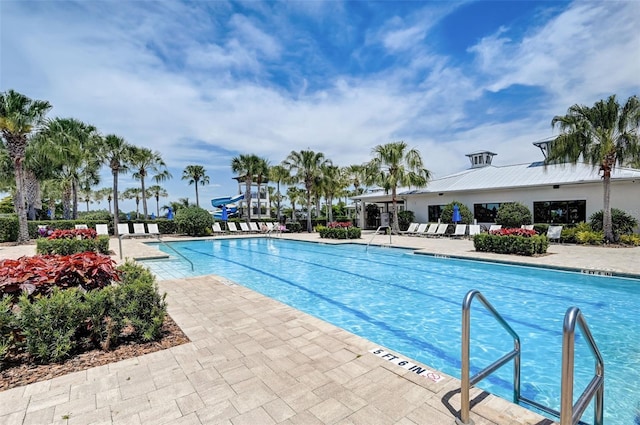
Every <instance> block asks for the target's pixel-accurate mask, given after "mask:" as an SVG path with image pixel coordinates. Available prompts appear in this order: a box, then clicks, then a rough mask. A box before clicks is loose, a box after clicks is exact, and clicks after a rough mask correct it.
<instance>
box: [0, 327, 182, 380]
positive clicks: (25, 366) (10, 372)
mask: <svg viewBox="0 0 640 425" xmlns="http://www.w3.org/2000/svg"><path fill="white" fill-rule="evenodd" d="M187 342H189V338H187V336H186V335H185V334H184V333H183V332H182V330H181V329H180V328H179V327H178V325H176V323H175V322H174V321H173V319H172V318H171V317H169V315H167V316H166V317H165V321H164V324H163V325H162V338H161V339H160V340H158V341H153V342H147V343H126V344H122V345H119V346H118V347H116V348H115V349H113V350H110V351H103V350H98V349H96V350H91V351H86V352H83V353H81V354H78V355H75V356H73V357H71V358H69V359H68V360H67V361H65V362H64V363H53V364H46V365H38V364H33V363H29V361H28V360H29V359H28V358H27V356H26V355H20V356H17V357H15V358H12V359H11V360H10V361H7V363H6V364H5V365H4V367H3V370H1V371H0V391H4V390H8V389H10V388H15V387H20V386H22V385H27V384H32V383H34V382H39V381H44V380H47V379H51V378H55V377H58V376H62V375H66V374H68V373H71V372H78V371H81V370H85V369H89V368H91V367H95V366H102V365H105V364H109V363H114V362H118V361H120V360H125V359H129V358H131V357H137V356H141V355H143V354H148V353H153V352H155V351H160V350H164V349H167V348H171V347H175V346H177V345H181V344H185V343H187Z"/></svg>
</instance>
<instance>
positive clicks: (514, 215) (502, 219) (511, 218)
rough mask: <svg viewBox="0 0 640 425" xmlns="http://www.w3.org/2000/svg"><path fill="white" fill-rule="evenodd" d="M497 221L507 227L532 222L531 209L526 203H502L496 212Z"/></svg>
mask: <svg viewBox="0 0 640 425" xmlns="http://www.w3.org/2000/svg"><path fill="white" fill-rule="evenodd" d="M496 223H497V224H501V225H502V227H506V228H516V227H520V226H522V225H523V224H531V223H532V220H531V211H530V210H529V208H528V207H527V206H526V205H523V204H521V203H519V202H507V203H504V204H501V205H500V208H498V211H497V213H496Z"/></svg>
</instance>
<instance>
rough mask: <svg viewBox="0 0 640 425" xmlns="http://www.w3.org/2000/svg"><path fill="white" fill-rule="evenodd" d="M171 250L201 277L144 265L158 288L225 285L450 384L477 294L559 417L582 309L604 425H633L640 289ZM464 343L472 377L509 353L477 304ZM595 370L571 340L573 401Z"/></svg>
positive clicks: (433, 266)
mask: <svg viewBox="0 0 640 425" xmlns="http://www.w3.org/2000/svg"><path fill="white" fill-rule="evenodd" d="M172 247H173V248H175V249H177V250H178V251H180V252H181V253H183V254H184V255H186V256H187V257H188V258H189V259H190V260H191V261H193V262H194V265H195V268H196V270H195V272H191V270H190V266H189V265H188V264H187V263H186V262H184V261H183V260H170V261H148V262H145V264H147V265H148V266H149V267H150V268H151V269H152V271H154V272H155V273H156V274H158V275H159V276H160V277H161V278H180V277H185V276H196V275H203V274H217V275H220V276H223V277H226V278H228V279H231V280H233V281H235V282H237V283H239V284H241V285H243V286H246V287H248V288H251V289H253V290H255V291H258V292H260V293H262V294H264V295H266V296H269V297H271V298H274V299H277V300H279V301H281V302H283V303H286V304H288V305H291V306H292V307H295V308H297V309H299V310H302V311H304V312H307V313H309V314H311V315H314V316H316V317H319V318H321V319H323V320H325V321H327V322H330V323H333V324H335V325H337V326H339V327H341V328H343V329H346V330H349V331H351V332H353V333H355V334H357V335H360V336H362V337H364V338H366V339H368V340H370V341H372V342H373V343H376V344H381V345H384V346H386V347H388V348H389V349H391V350H394V351H396V352H397V353H400V354H402V355H404V356H407V357H410V358H413V359H415V360H418V361H420V362H422V363H424V364H426V365H428V366H430V367H433V368H435V369H437V370H441V371H443V372H445V373H448V374H450V375H453V376H456V377H459V376H460V326H461V303H462V299H463V297H464V295H465V294H466V293H467V292H468V291H469V290H470V289H478V290H480V291H481V292H482V293H483V294H484V295H485V296H486V297H487V298H488V299H489V301H490V302H491V303H492V304H493V305H494V306H495V307H496V308H497V309H498V311H499V312H500V313H501V314H502V315H503V316H504V317H505V318H506V320H507V321H508V322H509V323H510V324H511V326H512V327H513V328H514V329H515V330H516V332H518V333H519V335H520V338H521V341H522V393H523V395H524V396H526V397H527V398H532V399H534V400H536V401H538V402H540V403H543V404H546V405H548V406H550V407H552V408H554V409H556V410H557V409H559V400H560V363H561V346H562V321H563V318H564V314H565V312H566V310H567V308H568V307H570V306H574V305H575V306H578V307H579V308H580V309H581V311H582V313H583V314H584V315H585V317H586V319H587V321H588V323H589V327H590V329H591V331H592V333H593V334H594V337H595V339H596V342H597V343H598V346H599V348H600V350H601V351H602V354H603V357H604V360H605V421H606V423H607V424H632V423H633V421H634V415H635V411H636V407H637V404H638V403H639V402H640V390H639V389H638V387H639V385H638V382H640V340H639V339H638V335H640V315H639V314H638V310H639V308H638V307H639V305H640V281H638V280H634V279H625V278H611V277H602V276H591V275H585V274H580V273H571V272H560V271H553V270H547V269H542V268H531V267H517V266H506V265H500V264H494V263H487V262H479V261H468V260H456V259H444V258H434V257H430V256H424V255H413V254H412V251H408V250H402V249H390V248H378V247H369V250H368V251H366V250H365V247H364V246H362V245H351V244H349V245H337V246H336V245H325V244H315V243H308V242H295V241H286V240H281V239H268V238H252V239H224V240H202V241H194V242H176V243H172ZM158 248H159V249H161V250H166V252H168V253H169V254H172V253H171V251H170V250H167V249H166V248H165V247H163V246H162V245H159V246H158ZM471 335H472V344H471V355H472V360H471V364H472V366H473V367H475V370H476V371H477V370H478V369H479V368H481V367H483V366H486V365H487V364H489V363H490V362H492V361H494V360H496V359H497V358H498V357H500V356H502V355H503V354H504V353H506V352H507V351H509V350H510V349H511V348H512V342H511V341H510V338H509V337H508V335H506V333H505V332H504V331H503V330H502V329H501V328H500V327H499V325H498V324H497V323H496V322H495V321H494V320H493V319H491V318H490V317H489V316H488V314H486V313H485V312H484V310H483V309H482V307H481V306H480V304H474V309H473V312H472V334H471ZM374 346H375V345H374V344H372V348H373V347H374ZM593 369H594V363H593V358H592V356H591V354H590V353H589V350H588V348H587V346H586V344H585V343H584V340H583V338H581V337H580V336H579V333H578V334H577V337H576V359H575V370H576V382H575V393H576V394H579V393H580V392H581V391H582V390H583V389H584V388H585V387H586V385H587V383H588V382H589V380H590V379H591V377H592V375H593ZM472 372H473V368H472ZM511 375H512V366H511V364H509V365H507V366H505V367H504V368H502V369H501V370H499V371H498V372H497V373H496V374H495V375H493V376H492V377H491V378H489V379H488V380H485V381H483V383H481V384H480V385H479V386H480V387H482V388H484V389H486V390H488V391H490V392H492V393H494V394H497V395H500V396H502V397H504V398H506V399H510V397H511V391H512V376H511ZM592 418H593V413H592V410H588V411H587V413H585V416H583V419H585V420H586V421H588V422H591V420H592Z"/></svg>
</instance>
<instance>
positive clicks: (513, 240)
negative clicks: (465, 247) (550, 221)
mask: <svg viewBox="0 0 640 425" xmlns="http://www.w3.org/2000/svg"><path fill="white" fill-rule="evenodd" d="M473 246H474V247H475V249H476V251H480V252H495V253H498V254H515V255H527V256H532V255H538V254H544V253H546V252H547V248H548V247H549V239H548V238H547V237H546V236H545V235H537V236H531V237H526V236H500V235H491V234H488V233H481V234H478V235H475V236H474V237H473Z"/></svg>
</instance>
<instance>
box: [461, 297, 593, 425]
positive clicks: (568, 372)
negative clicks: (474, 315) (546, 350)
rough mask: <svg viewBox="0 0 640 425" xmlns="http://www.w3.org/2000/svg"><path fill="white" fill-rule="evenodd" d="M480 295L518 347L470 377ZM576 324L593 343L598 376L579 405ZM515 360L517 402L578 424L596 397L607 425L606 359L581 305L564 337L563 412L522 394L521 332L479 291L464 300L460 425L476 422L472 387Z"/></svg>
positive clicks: (567, 320) (572, 311)
mask: <svg viewBox="0 0 640 425" xmlns="http://www.w3.org/2000/svg"><path fill="white" fill-rule="evenodd" d="M475 297H477V298H478V299H479V300H480V302H481V303H482V304H483V305H484V306H485V307H486V308H487V310H489V312H490V313H491V314H492V315H493V317H494V318H495V319H496V320H497V321H498V323H500V325H501V326H502V327H503V328H504V329H506V330H507V332H509V334H510V335H511V336H512V337H513V344H514V349H513V351H511V352H509V353H507V354H505V355H504V356H502V357H501V358H500V359H498V360H496V361H495V362H493V363H492V364H490V365H489V366H487V367H486V368H484V369H482V370H481V371H480V372H478V373H477V374H475V375H474V376H472V377H469V370H470V350H469V344H470V339H471V330H470V327H471V326H470V324H471V302H472V301H473V299H474V298H475ZM576 324H577V325H578V327H579V328H580V330H581V331H582V334H583V336H584V338H585V340H586V341H587V343H588V345H589V349H590V350H591V353H592V354H593V356H594V358H595V361H596V362H595V375H594V377H593V378H592V379H591V382H589V385H587V387H586V388H585V390H584V392H583V393H582V394H581V395H580V397H579V398H578V400H577V401H576V403H575V404H573V367H574V348H575V327H576ZM511 359H514V363H513V401H514V403H519V402H523V403H526V404H529V405H531V406H534V407H536V408H538V409H540V410H542V411H544V412H546V413H547V414H550V415H553V416H556V417H558V418H560V425H576V424H578V423H580V418H581V417H582V415H583V414H584V411H585V410H586V408H587V407H588V406H589V403H590V402H591V400H592V399H593V398H594V396H595V399H596V400H595V406H594V412H593V415H594V422H593V423H594V425H602V424H603V413H604V361H603V359H602V355H601V354H600V351H599V350H598V346H597V345H596V343H595V340H594V338H593V335H592V334H591V332H590V331H589V327H588V326H587V322H586V320H585V318H584V316H583V315H582V313H581V312H580V309H579V308H577V307H570V308H569V309H568V310H567V312H566V314H565V317H564V326H563V338H562V376H561V384H560V393H561V398H560V411H559V412H558V411H556V410H553V409H551V408H550V407H548V406H544V405H542V404H540V403H538V402H537V401H535V400H530V399H527V398H525V397H522V396H521V394H520V338H519V337H518V334H517V333H516V332H515V331H514V330H513V329H512V328H511V326H509V324H508V323H507V322H506V321H505V320H504V319H503V318H502V316H500V314H499V313H498V312H497V311H496V309H495V308H493V306H492V305H491V304H490V303H489V302H488V301H487V299H486V298H485V297H484V296H483V295H482V294H481V293H480V292H479V291H477V290H472V291H469V292H468V293H467V295H466V296H465V297H464V300H463V301H462V371H461V377H460V380H461V388H460V418H456V423H457V424H459V425H470V424H473V421H472V420H471V419H470V418H469V413H470V409H471V403H470V398H469V390H470V389H471V386H473V385H475V384H477V383H478V382H480V381H481V380H482V379H484V378H486V377H487V376H489V375H490V374H492V373H493V372H494V371H496V370H497V369H499V368H500V367H501V366H503V365H504V364H505V363H507V362H508V361H509V360H511Z"/></svg>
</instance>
